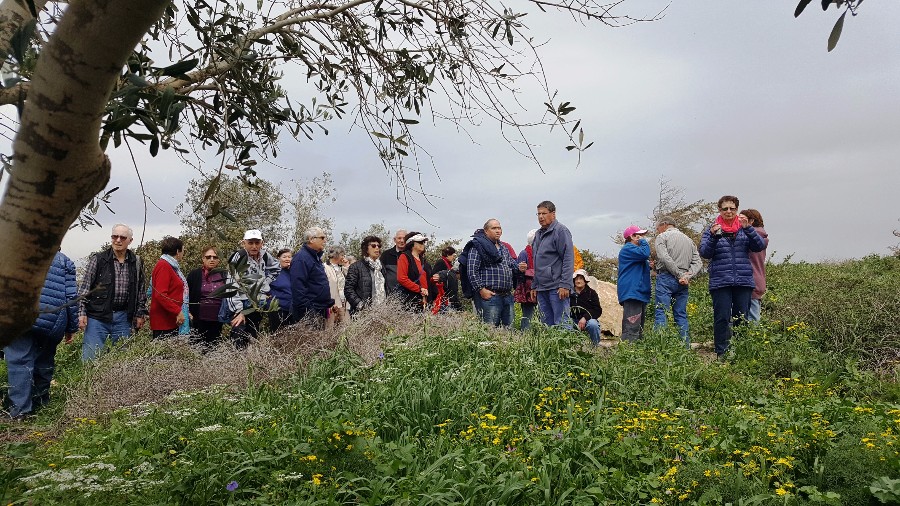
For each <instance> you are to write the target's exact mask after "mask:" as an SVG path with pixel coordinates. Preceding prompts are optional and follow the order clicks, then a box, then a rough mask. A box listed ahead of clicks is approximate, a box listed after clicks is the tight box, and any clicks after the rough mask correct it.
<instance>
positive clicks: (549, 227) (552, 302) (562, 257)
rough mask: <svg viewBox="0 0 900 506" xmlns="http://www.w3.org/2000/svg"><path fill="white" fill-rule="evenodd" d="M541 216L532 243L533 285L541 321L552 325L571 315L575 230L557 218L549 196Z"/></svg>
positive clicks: (538, 212)
mask: <svg viewBox="0 0 900 506" xmlns="http://www.w3.org/2000/svg"><path fill="white" fill-rule="evenodd" d="M537 217H538V224H539V225H540V226H541V228H540V229H538V231H537V232H536V233H535V235H534V242H533V244H532V246H531V248H532V253H533V256H534V280H533V281H532V284H531V288H532V292H534V293H535V296H536V297H537V301H538V308H539V309H540V311H541V321H542V322H544V324H545V325H548V326H553V325H559V324H560V323H562V321H563V318H569V294H570V293H571V291H572V289H573V288H574V285H573V282H572V273H573V272H575V251H574V246H573V245H572V233H571V232H569V229H568V228H566V226H565V225H563V224H562V223H560V222H558V221H556V205H554V204H553V202H550V201H549V200H545V201H543V202H541V203H540V204H538V205H537ZM519 265H520V266H521V265H525V263H524V262H523V263H521V264H519Z"/></svg>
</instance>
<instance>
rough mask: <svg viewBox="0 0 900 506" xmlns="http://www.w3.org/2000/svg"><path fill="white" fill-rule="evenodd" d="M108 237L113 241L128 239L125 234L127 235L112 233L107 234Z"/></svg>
mask: <svg viewBox="0 0 900 506" xmlns="http://www.w3.org/2000/svg"><path fill="white" fill-rule="evenodd" d="M109 237H110V239H112V240H113V241H127V240H128V236H127V235H116V234H113V235H111V236H109Z"/></svg>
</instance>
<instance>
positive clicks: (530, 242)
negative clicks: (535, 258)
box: [525, 228, 538, 246]
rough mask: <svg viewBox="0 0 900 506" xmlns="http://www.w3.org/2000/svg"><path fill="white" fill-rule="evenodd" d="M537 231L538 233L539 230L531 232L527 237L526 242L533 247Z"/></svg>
mask: <svg viewBox="0 0 900 506" xmlns="http://www.w3.org/2000/svg"><path fill="white" fill-rule="evenodd" d="M537 231H538V229H536V228H535V229H533V230H529V231H528V233H527V234H526V235H525V242H527V243H528V245H529V246H531V245H532V243H533V242H534V234H537Z"/></svg>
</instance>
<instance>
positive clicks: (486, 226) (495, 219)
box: [481, 218, 500, 230]
mask: <svg viewBox="0 0 900 506" xmlns="http://www.w3.org/2000/svg"><path fill="white" fill-rule="evenodd" d="M492 221H496V222H497V224H498V225H499V224H500V220H498V219H497V218H490V219H489V220H487V221H486V222H484V226H483V227H481V228H482V229H484V230H487V229H488V228H490V226H491V222H492Z"/></svg>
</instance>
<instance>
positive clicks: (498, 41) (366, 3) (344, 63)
mask: <svg viewBox="0 0 900 506" xmlns="http://www.w3.org/2000/svg"><path fill="white" fill-rule="evenodd" d="M54 5H55V4H49V3H44V2H41V1H40V0H38V2H37V4H36V6H37V9H38V11H40V10H41V9H43V8H44V7H45V6H46V7H47V11H45V13H44V14H42V15H40V16H39V21H40V22H39V27H38V29H37V30H34V23H31V24H28V23H25V24H23V25H22V26H21V27H20V30H18V31H16V32H15V33H14V34H13V36H12V40H9V41H8V42H9V44H3V42H4V41H3V40H0V46H7V45H11V47H12V51H11V52H10V53H9V54H10V61H11V62H12V65H13V66H12V69H13V71H14V72H15V74H16V76H17V77H16V80H15V81H11V82H10V83H9V84H8V86H7V87H6V88H5V89H3V90H0V104H3V103H15V102H16V100H20V99H21V97H22V96H27V92H28V88H29V84H30V83H29V81H30V79H31V77H32V74H33V65H28V64H27V62H28V61H29V60H33V59H36V58H37V57H38V56H39V55H40V51H41V47H42V45H43V38H46V37H49V35H50V34H51V33H52V26H53V24H54V23H55V20H56V19H57V18H58V16H60V15H62V13H63V11H62V10H57V9H58V8H57V7H54ZM527 5H528V4H523V5H519V6H518V7H517V8H516V9H515V10H514V9H513V8H510V7H504V6H500V5H497V4H496V3H495V2H493V1H491V0H464V1H461V2H450V1H446V0H441V1H435V2H430V1H429V2H426V1H410V0H348V1H345V2H341V3H327V4H323V3H313V4H300V3H298V2H293V1H285V2H259V3H255V2H254V3H253V4H249V3H245V2H240V1H237V0H224V1H218V2H207V1H205V0H195V1H176V2H173V3H171V4H170V5H168V6H167V7H166V9H165V14H164V15H163V17H162V18H161V19H160V20H159V21H158V22H157V23H156V24H155V25H154V26H153V27H152V28H151V29H150V31H149V32H148V34H147V37H146V38H145V40H144V41H142V42H141V44H140V45H138V47H137V48H136V49H135V51H134V53H133V54H132V55H131V57H130V58H129V59H128V61H127V64H126V66H125V68H124V69H123V71H122V73H121V76H120V79H119V80H118V83H117V85H116V86H115V89H114V90H113V94H112V97H111V100H110V101H109V104H108V106H107V108H106V110H105V111H104V117H103V130H102V132H101V146H103V147H104V149H106V147H107V146H108V145H109V144H110V143H111V144H112V145H113V146H115V147H118V146H120V145H121V144H122V143H123V142H125V141H126V140H128V139H131V140H134V141H137V142H140V143H143V144H145V145H146V146H147V149H148V150H149V152H150V153H151V154H152V155H154V156H156V155H157V154H158V152H159V150H160V149H170V148H171V149H174V150H176V151H177V152H178V153H179V154H180V155H182V156H184V157H188V156H193V155H197V156H199V152H201V151H203V150H212V151H214V152H216V153H218V154H219V156H220V157H221V158H222V164H221V165H220V167H221V168H220V169H219V170H218V172H219V173H221V169H222V168H230V169H235V170H237V171H239V173H240V175H241V176H242V177H244V178H246V179H247V180H248V181H253V180H255V178H256V171H255V169H254V166H255V165H256V164H257V163H258V160H259V159H260V158H267V157H275V156H277V155H278V143H277V141H278V136H279V134H280V133H282V132H284V131H286V132H288V133H289V134H290V135H291V136H292V137H294V138H296V139H313V137H314V135H315V134H316V133H324V134H328V129H327V127H326V126H325V125H326V123H327V122H328V121H329V120H331V119H333V118H341V117H344V116H349V117H351V118H352V120H353V121H354V122H355V124H356V125H357V126H360V127H361V128H364V129H365V131H366V132H369V136H370V139H371V140H372V142H373V143H374V144H375V146H376V149H377V152H378V154H379V156H380V158H381V161H382V162H383V163H384V165H385V167H386V168H388V169H389V174H391V176H392V178H393V179H394V180H395V182H396V183H397V184H398V187H400V188H402V189H403V192H404V193H403V197H404V198H405V196H406V191H408V190H410V188H409V185H408V182H409V181H410V179H408V171H409V170H412V171H413V172H415V171H416V170H418V161H417V160H418V157H417V153H416V148H417V147H418V146H417V144H416V142H415V141H414V139H413V135H412V133H413V132H412V129H413V128H415V125H417V124H419V122H420V121H422V120H423V118H425V119H427V118H428V116H431V120H432V121H434V120H437V119H444V120H450V121H452V122H454V123H456V124H459V125H462V124H464V123H466V122H468V123H470V124H481V123H483V122H484V120H485V119H488V120H491V121H496V122H498V123H499V124H500V126H501V128H503V129H504V133H505V134H506V132H508V131H511V132H514V135H513V136H512V138H510V137H509V136H508V137H507V139H508V140H510V145H511V146H513V148H514V149H516V150H518V151H519V152H520V153H522V154H523V155H525V156H526V157H528V158H530V159H532V160H534V161H535V162H538V160H537V156H536V154H535V152H534V149H533V148H534V145H533V144H532V143H531V142H529V141H528V139H527V136H526V131H527V130H528V129H529V128H530V127H534V126H539V125H542V124H543V125H548V126H550V127H553V126H557V125H558V126H561V127H563V128H562V129H561V131H562V132H565V134H566V135H565V139H566V140H567V141H568V142H567V144H566V146H565V147H566V149H567V150H569V151H576V152H577V153H578V155H579V159H580V154H581V152H582V151H583V150H584V149H587V148H588V147H590V145H591V144H590V143H589V142H588V143H585V140H584V131H583V129H582V128H581V124H580V121H578V120H577V119H573V118H572V117H571V115H570V114H569V113H571V112H572V111H573V110H574V109H575V108H574V107H573V106H571V105H570V104H569V103H568V102H563V103H560V104H555V103H554V97H555V93H556V92H555V91H553V90H551V88H550V86H549V84H548V83H547V80H546V76H544V75H543V71H542V70H541V66H540V64H539V59H538V53H537V47H538V46H539V45H540V43H538V42H535V41H534V38H533V35H530V34H529V33H528V28H527V26H526V25H525V24H524V22H523V20H524V18H525V17H526V15H527V14H528V13H527V12H524V11H522V10H523V9H522V8H523V7H526V6H527ZM531 5H534V6H537V7H539V9H540V10H541V11H546V10H548V9H552V10H558V11H562V12H566V13H569V14H572V15H575V16H576V17H580V18H582V19H592V20H599V21H600V22H602V23H605V24H607V25H610V26H621V25H626V24H631V23H634V22H638V21H644V20H652V19H656V17H658V15H656V16H651V17H649V18H634V17H631V16H627V15H619V14H617V13H615V12H614V10H613V9H614V8H615V7H617V6H618V3H616V4H610V5H604V4H601V3H599V2H597V1H596V0H576V1H574V2H565V3H558V4H557V3H553V2H542V1H534V2H531ZM254 7H255V8H254ZM525 89H531V90H534V89H538V90H540V91H541V92H542V93H543V94H544V96H545V98H544V102H546V105H547V107H548V109H549V112H550V115H549V116H545V117H544V118H543V119H542V118H540V116H539V115H538V116H536V117H535V116H533V115H532V114H529V111H536V109H535V108H532V107H530V106H529V105H528V104H522V103H519V101H518V100H519V99H518V95H520V94H521V93H522V92H523V90H525ZM298 95H299V96H301V97H308V98H301V99H298V98H297V97H298ZM573 125H574V127H573ZM412 180H415V179H412ZM413 190H414V189H413ZM419 190H421V188H420V189H419ZM414 191H416V190H414Z"/></svg>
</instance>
